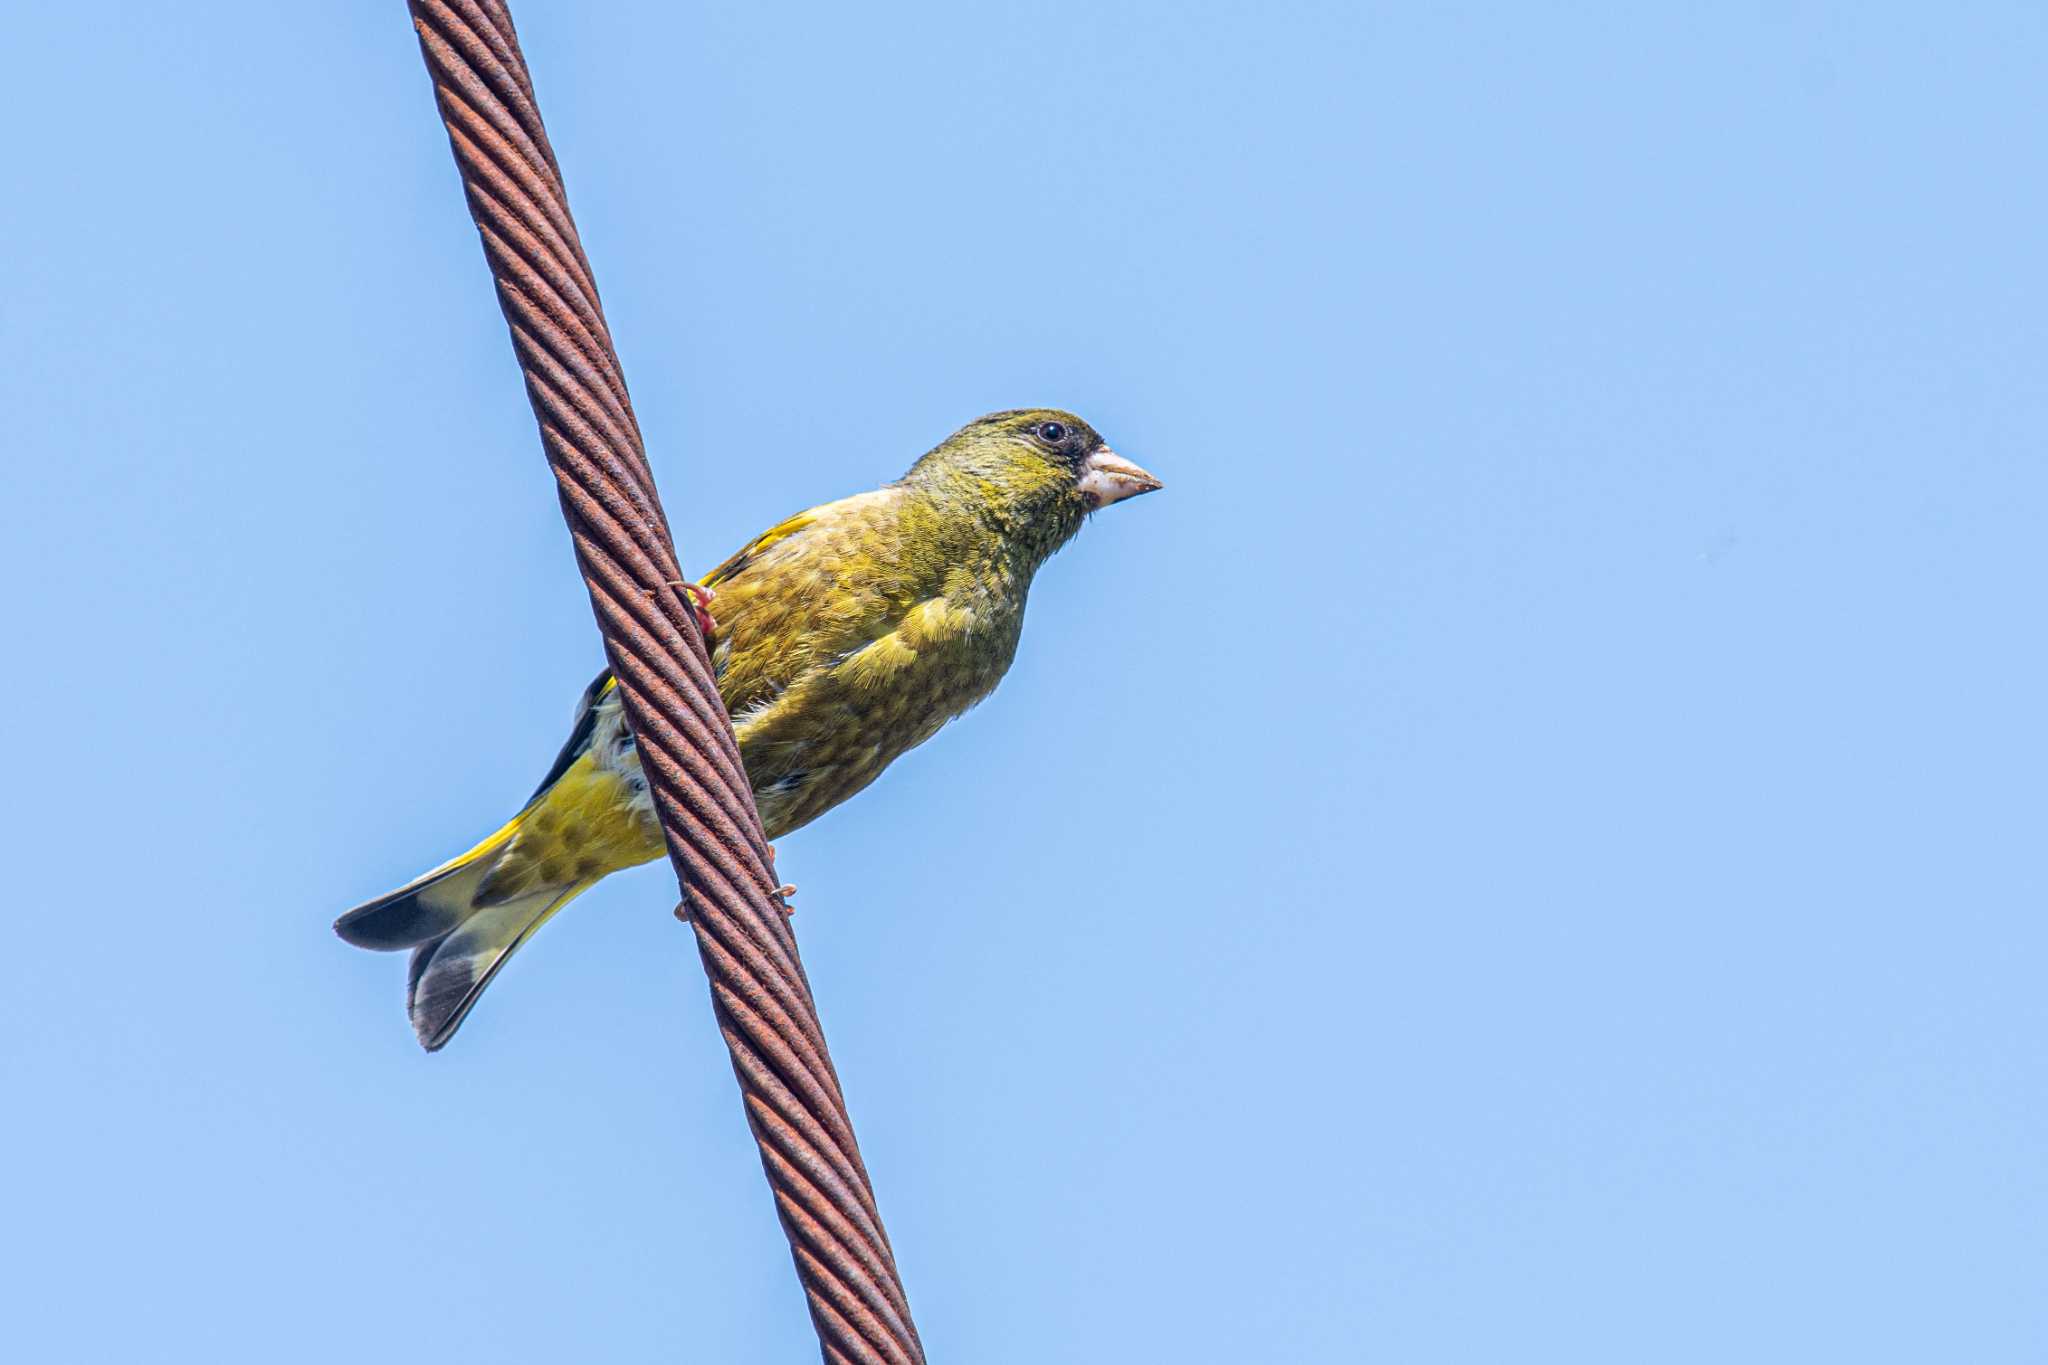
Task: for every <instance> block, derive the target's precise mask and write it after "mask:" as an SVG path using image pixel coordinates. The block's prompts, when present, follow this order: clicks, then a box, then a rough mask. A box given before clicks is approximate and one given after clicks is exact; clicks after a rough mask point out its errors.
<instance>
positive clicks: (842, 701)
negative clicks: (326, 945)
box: [335, 409, 1159, 1049]
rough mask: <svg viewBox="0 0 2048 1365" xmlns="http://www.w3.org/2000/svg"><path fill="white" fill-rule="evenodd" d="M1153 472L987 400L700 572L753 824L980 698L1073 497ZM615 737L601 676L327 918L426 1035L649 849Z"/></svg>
mask: <svg viewBox="0 0 2048 1365" xmlns="http://www.w3.org/2000/svg"><path fill="white" fill-rule="evenodd" d="M1158 486H1159V485H1158V481H1157V480H1155V479H1153V478H1152V477H1151V476H1150V475H1148V474H1146V473H1145V472H1144V471H1143V470H1141V469H1138V468H1137V467H1136V466H1135V465H1131V464H1128V463H1127V462H1125V461H1123V460H1121V459H1119V458H1118V457H1117V456H1115V455H1114V453H1113V452H1111V451H1109V449H1108V448H1107V447H1106V446H1105V445H1104V444H1103V442H1102V438H1101V437H1099V436H1098V435H1096V433H1095V432H1094V430H1093V429H1091V428H1090V427H1089V426H1088V425H1087V424H1086V423H1085V422H1082V421H1081V420H1080V419H1079V418H1077V417H1074V416H1072V415H1071V414H1068V413H1064V412H1058V411H1054V410H1050V409H1033V410H1024V411H1017V412H1004V413H997V414H994V415H993V416H989V417H984V418H982V419H981V420H979V421H977V422H972V423H970V424H968V425H967V426H965V427H963V428H961V429H960V430H959V431H957V432H955V433H954V434H953V435H952V436H951V437H950V438H948V439H947V440H946V441H945V442H944V443H943V444H941V445H939V446H938V447H937V448H935V449H934V450H932V451H931V452H930V453H928V454H927V455H925V456H924V457H923V458H922V459H920V460H919V461H918V462H917V463H916V464H915V465H914V466H912V467H911V469H910V471H909V473H907V474H905V475H904V476H903V478H901V479H899V480H897V481H896V482H895V483H892V484H889V485H887V486H885V487H883V488H880V489H877V490H875V491H874V492H872V493H862V494H858V495H856V496H854V497H850V498H842V499H841V500H839V501H838V502H831V503H826V504H824V505H823V506H820V507H814V508H812V509H811V510H809V511H807V512H804V513H801V514H799V515H797V516H795V517H792V518H790V519H789V520H787V521H785V522H782V523H781V524H779V525H777V526H775V527H773V528H771V529H770V530H768V531H767V532H765V533H764V534H762V535H761V536H759V537H757V538H756V539H755V540H753V541H752V542H751V543H749V544H748V545H747V546H746V548H744V549H742V550H741V551H740V552H739V553H738V554H736V555H734V556H733V557H732V558H731V559H729V560H727V561H726V562H725V563H724V564H722V565H720V566H719V567H718V568H717V569H714V570H713V571H712V572H711V573H709V574H707V575H706V576H705V578H704V580H703V586H704V587H706V588H708V589H710V590H711V591H710V593H708V594H707V597H709V598H711V601H712V605H711V614H712V615H713V616H714V617H715V618H716V621H715V626H714V627H713V630H712V634H711V641H710V644H711V658H712V663H713V666H714V667H715V668H716V670H717V674H718V686H719V692H720V695H721V696H722V698H723V700H724V702H725V705H726V709H727V711H728V712H729V713H730V715H731V717H732V722H733V729H734V732H735V733H736V734H737V736H738V738H739V744H740V755H741V757H742V758H743V759H744V761H745V763H746V769H747V776H748V779H749V781H750V782H751V784H752V786H753V789H754V800H755V804H756V806H757V807H758V808H759V810H760V812H761V820H762V824H763V825H764V826H765V827H766V829H767V832H768V836H769V837H770V838H771V839H774V838H780V837H781V836H782V835H784V834H787V833H788V832H790V831H791V830H794V829H797V828H799V827H801V826H803V825H805V824H808V823H809V822H810V821H812V820H814V819H816V818H817V817H818V816H819V815H821V814H823V813H824V812H825V811H827V810H830V809H831V808H832V807H833V806H836V805H838V804H839V803H840V802H842V801H844V800H845V799H846V798H847V797H849V796H852V795H853V794H854V793H855V792H858V791H859V790H861V788H863V787H865V786H867V785H868V783H870V782H872V781H874V780H875V778H876V777H878V776H880V775H881V772H882V770H883V769H884V768H886V767H888V766H889V764H890V763H892V762H894V761H895V760H896V758H897V757H899V756H900V755H901V754H903V753H904V752H905V751H907V750H909V749H911V748H913V747H915V746H916V745H918V744H921V743H923V742H924V741H925V740H927V739H929V738H931V736H932V735H933V734H935V733H936V732H937V731H938V730H939V728H940V727H941V726H943V725H944V724H945V723H946V722H947V721H949V720H951V719H952V718H953V717H955V716H957V715H959V714H960V713H961V712H963V711H965V710H967V708H969V707H970V706H973V705H974V704H975V703H976V702H978V701H980V700H981V699H982V698H983V697H985V696H987V695H988V694H989V692H990V691H992V690H993V689H994V687H995V685H996V684H997V682H999V681H1000V680H1001V679H1002V676H1003V674H1004V672H1005V671H1007V670H1008V668H1009V666H1010V661H1011V659H1012V657H1014V655H1015V653H1016V649H1017V638H1018V633H1019V631H1020V630H1021V629H1022V626H1023V621H1024V604H1025V599H1026V597H1027V595H1028V594H1029V592H1030V588H1031V580H1032V576H1033V575H1034V574H1036V573H1037V571H1038V568H1039V566H1040V565H1041V564H1043V563H1044V562H1045V560H1046V559H1047V558H1048V557H1049V556H1050V555H1052V554H1053V552H1054V551H1056V550H1058V549H1059V548H1060V546H1062V545H1064V544H1065V543H1066V542H1067V540H1068V539H1070V538H1071V537H1072V536H1073V534H1074V533H1075V532H1076V531H1077V530H1079V529H1080V526H1081V523H1082V522H1083V521H1084V520H1086V518H1087V516H1088V514H1089V513H1090V512H1091V511H1093V510H1095V509H1097V508H1099V507H1102V506H1105V505H1107V504H1109V503H1111V502H1116V501H1120V500H1122V499H1123V498H1126V497H1130V496H1133V495H1135V494H1137V493H1142V492H1147V491H1150V490H1151V489H1153V488H1157V487H1158ZM632 744H633V742H632V736H631V734H630V733H629V732H628V730H627V729H626V725H625V720H624V716H623V714H622V711H621V708H620V706H619V701H618V697H617V693H616V691H615V689H614V688H613V687H612V685H611V677H610V675H609V674H608V673H606V674H600V675H599V677H598V679H597V681H596V682H594V683H593V684H592V685H591V687H590V688H589V689H588V690H587V691H586V692H585V693H584V696H583V699H582V701H581V702H580V703H579V706H578V711H577V717H576V723H575V726H574V728H573V730H572V732H571V735H570V739H569V742H568V743H567V744H566V745H565V746H564V747H563V750H562V753H561V755H560V756H559V757H558V758H557V759H556V761H555V764H554V766H553V767H552V768H551V769H550V770H549V772H548V774H547V776H546V777H545V778H544V779H543V780H542V782H541V785H540V788H539V790H537V791H536V792H535V793H534V795H533V798H532V799H531V800H530V801H529V802H528V803H527V805H526V807H525V808H524V809H523V810H521V812H520V813H519V814H518V815H517V816H515V817H514V818H513V819H512V821H511V822H510V823H508V824H507V825H505V826H504V827H503V828H502V829H500V830H499V831H498V832H497V833H495V834H493V835H492V836H491V837H490V838H488V839H486V840H485V841H484V842H483V843H481V844H479V845H477V846H476V847H475V848H474V849H471V850H470V851H469V852H468V853H465V854H463V855H462V856H461V857H459V858H457V859H455V860H453V861H452V862H449V863H447V864H444V865H443V866H441V867H439V868H436V869H435V870H434V871H432V872H430V873H428V874H426V875H425V876H424V877H421V878H420V879H419V880H417V881H415V882H413V883H411V884H410V885H408V886H406V887H403V888H401V889H400V890H398V891H395V892H393V893H391V894H390V895H388V896H385V897H381V898H380V899H378V900H375V901H372V902H369V903H368V904H366V905H363V906H361V907H359V908H357V909H355V910H352V911H350V912H349V913H348V914H347V915H344V916H343V917H342V918H341V919H340V920H339V921H337V923H336V926H335V927H336V929H337V931H338V932H339V933H340V934H341V935H342V937H343V938H345V939H347V940H349V941H350V942H352V943H357V944H360V945H362V946H364V947H371V948H401V947H410V948H412V949H413V968H412V973H411V981H410V986H409V1000H408V1005H409V1008H410V1012H411V1015H412V1019H413V1025H414V1027H415V1029H416V1030H417V1031H418V1033H419V1036H420V1040H421V1042H422V1043H424V1044H425V1045H426V1046H427V1047H428V1048H429V1049H433V1048H438V1047H440V1046H441V1045H442V1044H444V1043H445V1042H446V1041H447V1040H448V1038H449V1037H450V1036H452V1035H453V1033H454V1031H455V1028H456V1026H457V1025H459V1024H460V1023H461V1021H462V1019H463V1017H464V1016H465V1015H466V1014H467V1013H468V1011H469V1009H470V1007H471V1006H472V1005H473V1004H474V1003H475V1002H476V999H477V997H478V996H479V995H480V994H481V992H482V990H483V988H484V986H485V985H487V984H488V983H489V981H490V979H491V977H492V976H493V975H494V974H495V973H496V972H497V970H498V969H499V968H500V967H502V966H503V964H504V962H505V960H506V959H507V958H509V957H510V955H511V953H512V952H513V951H514V950H515V949H516V948H517V947H518V946H519V945H520V944H521V943H523V942H525V940H526V939H527V938H528V937H529V936H531V934H532V933H533V932H534V930H535V929H537V928H538V927H539V926H540V925H541V924H542V923H544V922H545V921H546V920H547V918H548V917H549V916H550V915H552V914H553V913H554V912H555V911H556V910H557V909H559V908H560V907H561V906H562V905H563V904H565V903H567V902H568V901H569V900H570V899H571V898H573V897H574V896H576V895H577V894H578V893H580V892H581V891H583V890H585V889H587V888H588V887H589V886H591V885H593V884H594V883H596V882H597V881H598V880H599V879H600V878H602V877H604V876H606V875H607V874H609V873H611V872H614V871H616V870H618V869H619V868H622V867H628V866H631V865H633V864H635V863H640V862H645V861H647V860H649V859H651V858H655V857H658V856H660V854H661V852H662V842H661V832H660V828H659V825H658V824H657V823H656V820H655V817H654V811H653V806H652V803H651V802H650V800H649V798H648V796H647V791H646V783H645V780H644V778H643V777H642V775H641V773H640V765H639V760H638V757H637V755H635V754H634V752H633V747H632Z"/></svg>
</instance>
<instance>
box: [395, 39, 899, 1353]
mask: <svg viewBox="0 0 2048 1365" xmlns="http://www.w3.org/2000/svg"><path fill="white" fill-rule="evenodd" d="M410 8H411V10H412V17H413V27H414V28H415V29H416V30H417V31H418V34H419V40H420V52H421V55H422V56H423V57H424V58H425V59H426V63H427V70H428V73H429V74H430V75H431V76H432V78H433V82H434V98H435V101H436V103H437V104H438V105H439V107H440V111H441V119H442V122H443V123H444V124H445V125H446V127H447V130H448V141H449V145H450V147H451V148H452V149H453V151H454V153H455V161H456V165H457V166H458V168H459V169H460V170H461V173H462V186H463V190H464V192H465V193H466V195H467V196H468V199H469V208H470V214H471V216H472V217H473V218H474V219H475V220H476V228H477V233H478V235H479V236H480V237H481V238H482V239H483V248H484V256H485V258H486V260H487V262H488V263H489V266H490V270H491V276H492V279H493V280H494V281H495V282H496V284H497V290H498V302H499V304H500V305H501V306H502V307H503V309H504V313H505V321H506V323H507V325H508V326H510V328H511V331H512V345H513V349H514V350H515V352H516V353H517V355H518V358H519V365H520V369H521V371H522V372H523V373H524V375H525V378H526V394H527V397H528V399H529V400H531V402H532V404H533V413H534V417H535V419H536V420H537V421H538V422H539V423H540V434H541V443H542V445H543V446H544V447H545V449H546V452H547V458H548V464H549V465H550V466H551V467H552V468H553V470H554V474H555V481H556V483H557V485H558V486H559V490H560V493H561V500H562V514H563V516H564V517H565V518H566V519H567V521H568V524H569V534H570V538H571V539H572V541H573V542H574V544H575V549H576V564H577V567H578V569H580V570H581V572H582V574H583V581H584V584H585V586H586V587H588V588H589V590H590V604H591V607H592V609H593V610H594V611H595V612H596V615H597V623H598V629H599V630H600V632H602V634H603V636H604V647H605V654H606V656H607V657H608V658H609V659H610V661H611V666H612V672H613V673H614V674H615V675H617V677H618V680H619V692H620V695H621V697H622V698H623V700H624V702H625V711H626V719H627V722H628V723H629V724H630V725H631V726H632V729H633V736H634V739H635V740H636V742H637V743H638V745H639V750H640V762H641V765H642V767H643V768H644V769H645V770H646V773H647V778H648V782H649V785H650V787H651V789H652V791H653V795H654V803H655V810H656V812H657V813H658V814H659V815H660V817H661V826H662V831H663V833H664V835H665V836H666V838H667V841H668V851H669V857H670V859H671V861H673V862H674V864H675V869H676V876H677V878H678V880H679V881H680V882H681V884H682V889H683V906H684V907H685V908H687V911H688V918H689V922H690V924H691V927H692V928H693V929H694V930H695V932H696V937H697V949H698V955H699V957H700V958H701V959H702V961H703V964H704V971H705V975H706V976H707V977H709V979H710V983H711V1000H712V1008H713V1010H714V1012H715V1014H716V1016H717V1019H718V1028H719V1032H720V1033H721V1034H723V1035H724V1038H725V1043H726V1046H727V1048H728V1049H729V1050H730V1051H731V1053H732V1065H733V1073H734V1075H735V1076H737V1077H738V1079H739V1084H740V1093H741V1098H742V1100H743V1102H744V1104H745V1107H746V1114H747V1124H748V1126H749V1127H750V1128H751V1129H752V1130H753V1134H754V1141H755V1142H756V1143H757V1144H758V1145H759V1147H760V1149H761V1166H762V1169H763V1170H764V1171H765V1172H766V1173H767V1176H768V1184H769V1186H770V1188H771V1189H772V1190H773V1192H774V1196H775V1207H776V1212H777V1214H778V1216H779V1217H780V1218H781V1220H782V1229H783V1232H784V1233H785V1234H786V1235H787V1236H788V1238H789V1246H790V1254H791V1257H792V1258H793V1259H794V1260H795V1262H796V1270H797V1276H798V1278H799V1279H800V1280H801V1281H802V1282H803V1288H804V1293H805V1296H806V1297H807V1299H808V1300H809V1305H810V1312H811V1322H812V1324H813V1326H815V1327H816V1329H817V1333H818V1341H819V1345H820V1347H821V1348H822V1350H823V1352H824V1358H825V1359H826V1360H827V1361H828V1362H842V1361H843V1362H860V1363H861V1365H867V1363H868V1362H875V1363H877V1365H883V1363H886V1365H921V1362H922V1361H923V1360H924V1348H923V1346H922V1345H921V1344H920V1343H919V1341H918V1338H917V1329H916V1328H915V1327H914V1326H913V1325H912V1323H911V1319H910V1306H909V1304H908V1302H907V1301H906V1300H905V1298H904V1293H903V1285H902V1281H901V1279H900V1277H899V1276H898V1274H897V1271H896V1258H895V1255H894V1253H893V1252H892V1251H891V1250H890V1248H889V1239H888V1236H887V1235H886V1234H885V1233H884V1232H883V1230H882V1219H881V1215H880V1214H879V1213H878V1212H877V1210H876V1207H875V1197H874V1192H873V1190H872V1188H871V1187H870V1184H869V1181H868V1173H867V1169H866V1167H865V1166H863V1165H862V1163H861V1159H860V1149H859V1147H858V1146H857V1145H856V1143H855V1141H854V1135H853V1125H852V1123H851V1121H850V1120H849V1119H848V1117H847V1113H846V1101H845V1099H844V1097H843V1096H842V1095H841V1094H840V1089H839V1078H838V1076H837V1075H836V1074H835V1073H834V1071H833V1069H832V1059H831V1056H830V1055H829V1054H828V1053H827V1051H826V1049H825V1038H824V1034H823V1032H822V1031H821V1030H820V1028H819V1025H818V1015H817V1008H816V1006H815V1005H814V1004H813V1002H812V999H811V988H810V983H809V981H808V980H807V979H806V978H805V976H804V970H803V964H802V962H801V961H800V960H799V959H798V956H797V947H796V938H795V935H794V934H792V933H791V932H790V927H789V923H788V919H787V916H786V914H785V912H784V909H783V908H782V906H781V902H780V896H779V894H778V887H777V882H776V878H775V875H774V865H773V857H772V854H771V852H770V850H769V848H768V843H767V840H766V838H765V837H764V836H763V834H762V831H761V821H760V817H759V815H758V814H757V813H756V812H755V810H754V797H753V791H752V789H751V787H750V786H749V785H748V783H747V778H746V772H745V769H744V768H743V767H742V765H741V763H740V754H739V745H738V742H737V741H736V740H735V739H734V738H733V733H732V727H731V725H730V724H729V722H728V721H727V719H726V712H725V706H724V704H723V703H722V702H721V701H720V700H719V696H718V686H717V683H716V680H715V679H714V678H713V676H712V671H711V664H710V660H709V659H708V657H707V656H706V654H705V651H704V640H703V637H702V635H701V634H700V633H699V631H698V628H697V623H696V619H695V614H694V612H693V610H692V608H691V605H690V603H689V601H688V599H687V597H686V596H685V595H684V593H683V592H682V591H681V588H682V584H683V573H682V570H681V569H680V568H679V567H678V564H677V561H676V553H675V547H674V545H673V544H672V543H671V541H670V538H669V530H668V522H667V519H666V518H665V517H664V516H663V514H662V510H661V503H660V501H659V499H658V498H657V497H656V496H655V490H654V478H653V475H652V474H651V473H650V472H649V470H648V466H647V456H646V451H645V447H644V446H643V445H642V443H641V439H640V428H639V423H638V422H637V421H636V420H635V418H634V416H633V404H632V400H631V399H629V398H628V397H627V395H626V381H625V378H624V375H623V372H622V371H621V369H620V366H619V360H618V356H617V354H616V353H615V352H614V351H613V349H612V340H611V332H610V330H609V329H608V328H607V327H606V325H605V320H604V310H603V308H602V307H601V306H600V305H599V303H598V297H597V286H596V284H595V283H594V281H593V280H592V277H591V271H590V263H589V261H588V260H586V259H585V257H584V255H583V247H582V243H581V242H580V241H579V240H578V238H577V235H576V224H575V222H574V220H573V219H572V218H571V217H570V215H569V203H568V197H567V195H566V194H565V193H564V192H563V188H562V177H561V170H560V168H559V167H558V166H557V165H556V163H555V155H554V151H553V149H552V148H551V147H550V146H549V145H548V136H547V132H546V130H545V129H544V128H543V127H542V126H541V119H540V111H539V109H538V107H537V106H536V105H535V102H534V94H533V82H532V80H531V78H530V77H529V76H528V74H527V70H526V60H525V58H524V57H523V56H522V55H521V54H520V51H519V42H518V38H517V36H516V35H515V34H514V32H513V29H512V16H511V14H510V13H509V12H508V11H507V10H506V8H505V6H504V5H503V4H499V3H495V2H494V0H410Z"/></svg>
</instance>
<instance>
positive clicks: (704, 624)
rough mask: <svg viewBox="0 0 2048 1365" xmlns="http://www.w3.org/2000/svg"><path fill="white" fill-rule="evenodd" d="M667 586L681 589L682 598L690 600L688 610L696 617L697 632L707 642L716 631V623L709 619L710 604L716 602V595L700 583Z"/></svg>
mask: <svg viewBox="0 0 2048 1365" xmlns="http://www.w3.org/2000/svg"><path fill="white" fill-rule="evenodd" d="M669 586H670V587H671V588H680V589H682V593H683V596H685V597H687V598H689V599H690V610H691V611H693V612H695V613H696V615H697V631H698V633H699V634H701V635H702V636H703V637H704V638H705V639H706V640H709V639H710V638H711V633H712V632H713V631H715V630H717V629H718V622H716V621H714V620H713V619H711V604H712V603H713V602H716V601H717V600H718V594H717V593H715V592H713V591H712V590H711V589H709V588H707V587H705V586H704V585H703V584H702V583H683V582H672V583H670V584H669Z"/></svg>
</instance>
